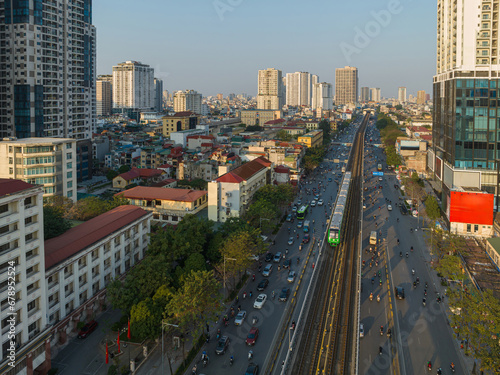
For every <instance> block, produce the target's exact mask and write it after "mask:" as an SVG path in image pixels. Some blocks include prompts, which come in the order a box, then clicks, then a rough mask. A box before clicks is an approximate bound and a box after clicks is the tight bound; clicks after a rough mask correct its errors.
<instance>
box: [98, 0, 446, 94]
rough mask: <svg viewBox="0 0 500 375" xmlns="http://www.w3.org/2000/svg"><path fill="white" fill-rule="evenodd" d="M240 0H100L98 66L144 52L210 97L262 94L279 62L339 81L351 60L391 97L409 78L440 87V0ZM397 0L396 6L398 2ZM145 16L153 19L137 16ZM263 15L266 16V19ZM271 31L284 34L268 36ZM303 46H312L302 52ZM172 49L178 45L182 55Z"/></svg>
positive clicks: (160, 70)
mask: <svg viewBox="0 0 500 375" xmlns="http://www.w3.org/2000/svg"><path fill="white" fill-rule="evenodd" d="M232 3H233V4H234V3H239V5H230V4H229V3H228V2H227V1H226V0H220V1H214V2H203V1H200V0H194V1H193V2H190V3H189V4H187V3H182V2H176V3H161V2H159V1H151V2H149V3H148V4H147V5H145V4H142V3H132V2H127V1H126V2H125V3H123V2H121V3H120V5H119V6H118V4H117V3H116V2H115V1H109V2H106V3H103V2H99V3H95V4H93V19H94V25H95V26H96V28H97V30H98V33H97V74H110V73H111V69H112V66H113V65H116V64H117V63H119V62H122V61H127V60H136V61H141V62H142V63H144V64H148V65H150V66H151V67H152V68H154V69H155V77H158V78H160V79H162V80H163V82H164V88H165V89H167V90H169V91H170V92H173V91H176V90H183V89H185V88H186V87H191V88H193V89H195V90H197V91H198V92H202V93H203V94H204V95H206V96H215V95H216V94H218V93H223V94H224V96H227V95H228V94H229V93H237V94H238V93H247V94H250V95H252V96H255V95H256V94H257V79H256V72H258V70H264V69H267V68H276V69H279V70H281V71H282V72H283V75H286V73H292V72H296V71H308V72H311V73H312V74H316V75H318V76H319V77H321V81H325V82H329V83H332V84H335V80H334V77H335V69H336V68H341V67H343V66H346V65H350V66H356V67H357V68H358V69H359V82H360V86H368V87H380V88H381V91H382V92H383V93H384V96H385V97H395V98H397V94H398V87H400V86H405V87H407V90H408V94H413V95H416V92H417V91H419V90H425V91H426V92H432V89H431V88H432V77H433V75H434V74H435V72H436V57H435V50H436V2H435V1H426V2H420V3H414V2H409V1H403V0H400V1H398V0H394V1H389V2H388V3H380V4H373V2H369V1H367V0H360V1H359V2H357V3H356V5H355V6H354V5H353V4H349V3H346V4H344V3H340V4H337V3H335V4H333V3H328V2H324V3H322V4H321V7H319V6H318V4H317V3H314V4H310V3H306V4H304V3H302V2H300V3H299V2H298V1H296V0H290V1H288V2H287V3H286V5H287V6H286V7H284V6H283V5H285V3H283V2H277V3H267V2H266V3H264V2H263V1H261V0H257V1H254V2H246V1H241V2H232ZM358 3H361V4H358ZM394 4H396V8H394V9H391V10H388V9H389V8H390V6H393V7H394ZM299 6H300V12H297V9H298V7H299ZM263 9H266V11H265V12H263V11H262V10H263ZM359 9H362V11H361V12H360V11H359ZM319 10H321V11H319ZM111 13H112V14H115V16H114V17H113V18H112V19H110V18H109V17H107V15H108V14H111ZM340 13H343V14H352V17H341V18H335V22H332V21H331V15H332V14H340ZM387 14H388V15H389V16H388V17H385V18H384V16H387ZM141 15H143V16H141ZM277 15H280V18H283V19H286V20H288V21H289V22H288V21H287V22H285V23H284V24H283V27H282V28H281V29H280V31H278V32H276V31H274V29H273V30H271V25H272V24H274V22H275V17H276V16H277ZM308 16H309V17H308ZM142 19H143V20H147V22H146V21H145V22H138V21H137V20H142ZM186 19H190V20H191V21H190V24H191V25H192V27H190V28H189V29H185V28H183V29H182V30H183V35H182V38H178V37H176V36H175V35H176V33H177V30H180V27H181V26H184V25H185V24H184V22H185V20H186ZM114 20H117V21H114ZM118 20H119V21H118ZM181 20H183V23H181ZM256 21H258V23H259V25H261V26H259V27H258V28H256V27H255V26H256ZM296 22H300V23H303V24H304V23H305V26H306V24H308V23H309V22H311V23H312V24H314V27H304V28H303V30H304V31H301V32H300V33H298V32H297V28H296ZM131 25H135V27H131ZM164 25H165V26H164ZM265 25H269V26H265ZM234 30H239V32H234ZM309 30H310V31H309ZM359 30H369V31H370V35H372V36H368V37H367V38H366V39H367V40H364V41H363V43H360V42H359V40H360V38H359V37H358V38H357V39H356V43H355V38H356V37H357V36H359ZM270 33H274V35H275V37H274V38H268V34H270ZM291 36H293V37H291ZM297 46H300V51H304V52H302V53H299V52H298V51H299V50H298V49H297ZM132 51H133V52H132ZM170 51H175V56H176V58H172V57H173V55H172V53H171V52H170ZM318 51H321V53H318ZM221 77H223V79H221Z"/></svg>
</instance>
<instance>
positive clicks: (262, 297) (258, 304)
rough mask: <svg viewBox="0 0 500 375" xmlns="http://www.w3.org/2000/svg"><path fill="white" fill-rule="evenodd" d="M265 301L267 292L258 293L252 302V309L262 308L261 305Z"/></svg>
mask: <svg viewBox="0 0 500 375" xmlns="http://www.w3.org/2000/svg"><path fill="white" fill-rule="evenodd" d="M266 301H267V294H259V296H258V297H257V299H256V300H255V302H254V303H253V308H254V309H262V306H264V303H266Z"/></svg>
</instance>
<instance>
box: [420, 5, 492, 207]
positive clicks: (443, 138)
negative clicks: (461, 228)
mask: <svg viewBox="0 0 500 375" xmlns="http://www.w3.org/2000/svg"><path fill="white" fill-rule="evenodd" d="M499 8H500V1H499V0H489V1H486V0H438V7H437V64H436V75H435V76H434V83H433V95H432V98H433V103H434V112H433V127H432V138H433V146H432V147H433V149H432V150H431V151H430V152H429V156H428V167H429V168H430V169H431V170H432V171H433V172H434V176H435V177H436V182H438V183H439V184H441V187H442V190H443V194H442V202H443V207H447V205H446V204H447V202H448V200H447V199H448V195H449V194H447V193H448V192H449V190H450V189H452V187H461V186H467V187H476V188H479V189H481V190H485V191H487V192H489V193H493V194H495V195H496V196H497V197H496V201H497V202H498V194H499V192H498V184H499V182H500V181H499V180H498V177H499V170H500V149H499V143H498V142H499V141H500V139H499V138H498V134H499V132H500V126H499V117H500V100H498V98H499V97H500V89H499V88H500V75H499V72H500V64H499V58H500V49H499V48H498V47H499V33H500V30H499V25H500V23H499V22H498V16H499V12H498V9H499ZM497 205H498V204H497Z"/></svg>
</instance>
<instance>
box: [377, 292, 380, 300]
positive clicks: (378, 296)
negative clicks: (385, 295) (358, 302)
mask: <svg viewBox="0 0 500 375" xmlns="http://www.w3.org/2000/svg"><path fill="white" fill-rule="evenodd" d="M377 302H380V294H377Z"/></svg>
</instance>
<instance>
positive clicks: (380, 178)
mask: <svg viewBox="0 0 500 375" xmlns="http://www.w3.org/2000/svg"><path fill="white" fill-rule="evenodd" d="M378 180H379V181H382V177H379V178H378ZM282 217H283V216H282Z"/></svg>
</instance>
